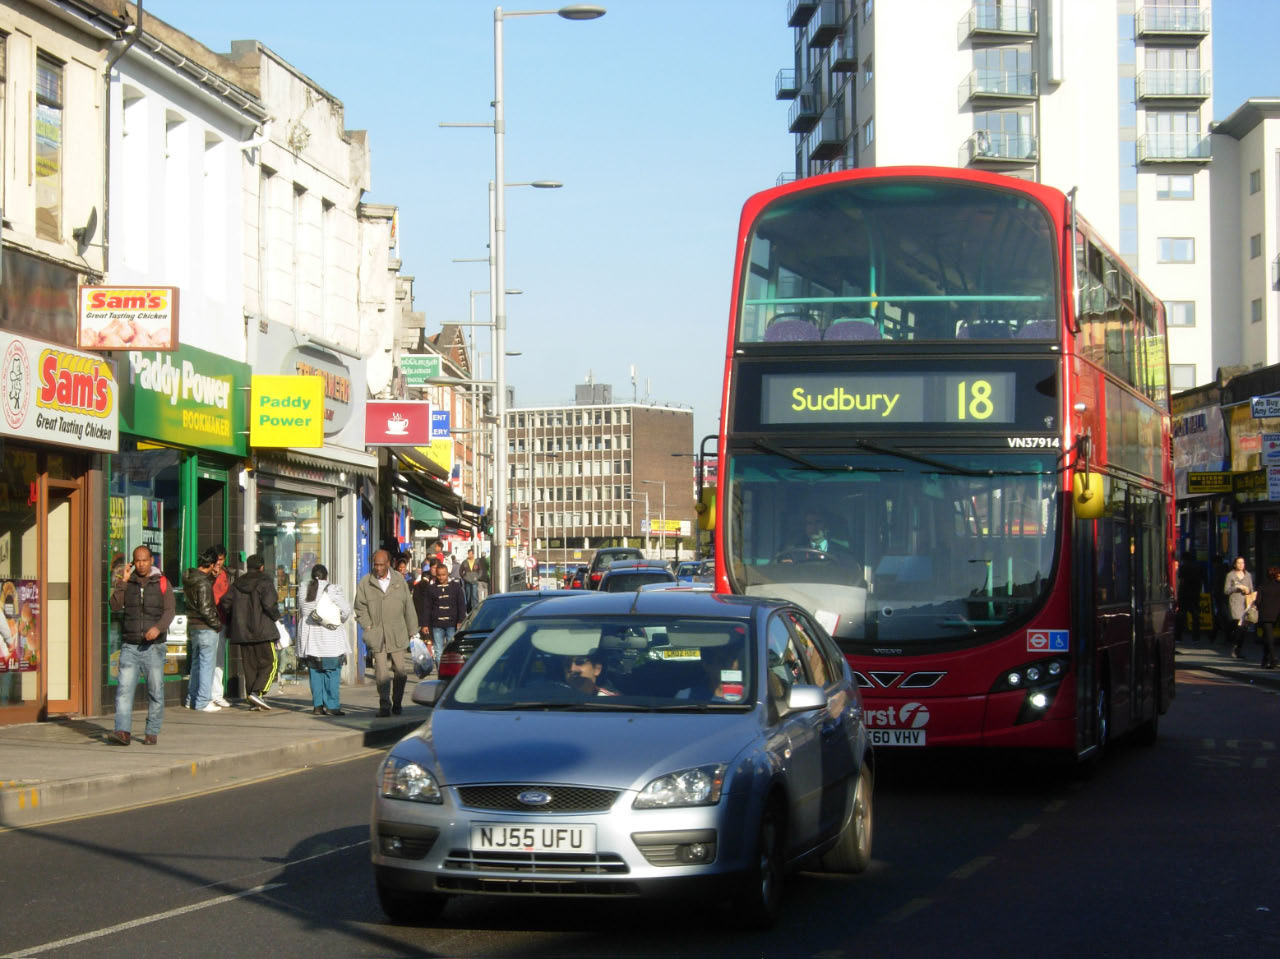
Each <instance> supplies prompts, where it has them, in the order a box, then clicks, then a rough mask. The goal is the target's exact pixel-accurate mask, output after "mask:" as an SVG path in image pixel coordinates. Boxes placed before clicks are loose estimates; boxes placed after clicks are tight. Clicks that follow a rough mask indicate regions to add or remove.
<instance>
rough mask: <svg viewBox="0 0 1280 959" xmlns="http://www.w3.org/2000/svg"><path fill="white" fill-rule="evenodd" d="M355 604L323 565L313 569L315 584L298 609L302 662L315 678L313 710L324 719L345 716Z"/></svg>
mask: <svg viewBox="0 0 1280 959" xmlns="http://www.w3.org/2000/svg"><path fill="white" fill-rule="evenodd" d="M350 618H351V605H350V604H349V603H348V602H347V599H346V597H345V596H343V595H342V587H341V586H339V585H338V584H337V583H331V582H329V570H328V569H327V568H326V567H325V566H324V565H323V564H321V563H316V564H315V565H314V566H312V567H311V582H309V583H308V584H307V590H306V592H305V593H304V594H303V597H302V602H301V604H300V605H299V608H298V659H299V660H305V661H306V664H307V674H308V676H309V677H310V679H311V711H312V712H313V713H316V714H317V715H320V716H343V715H345V713H344V712H343V711H342V703H341V701H340V692H341V686H342V667H343V666H344V665H345V664H346V662H347V631H346V630H345V629H343V628H342V624H343V623H345V622H346V621H347V620H348V619H350Z"/></svg>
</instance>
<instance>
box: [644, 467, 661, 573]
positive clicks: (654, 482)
mask: <svg viewBox="0 0 1280 959" xmlns="http://www.w3.org/2000/svg"><path fill="white" fill-rule="evenodd" d="M640 482H641V483H649V484H650V485H652V486H661V487H662V521H661V522H662V536H661V538H659V540H658V559H663V558H665V553H664V552H663V549H662V548H663V547H664V546H665V545H666V543H667V481H666V480H641V481H640ZM649 525H650V526H652V525H653V524H652V523H650V524H649Z"/></svg>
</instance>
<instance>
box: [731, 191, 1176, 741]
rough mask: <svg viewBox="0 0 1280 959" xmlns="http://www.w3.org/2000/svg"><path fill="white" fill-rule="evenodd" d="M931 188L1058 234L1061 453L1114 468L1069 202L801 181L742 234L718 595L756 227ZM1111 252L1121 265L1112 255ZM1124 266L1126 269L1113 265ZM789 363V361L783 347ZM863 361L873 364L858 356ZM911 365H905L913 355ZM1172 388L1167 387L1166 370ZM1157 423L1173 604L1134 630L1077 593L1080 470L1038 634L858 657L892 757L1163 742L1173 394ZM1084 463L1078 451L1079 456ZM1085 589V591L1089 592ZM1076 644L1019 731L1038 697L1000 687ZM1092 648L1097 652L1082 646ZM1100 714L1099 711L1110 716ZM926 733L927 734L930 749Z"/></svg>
mask: <svg viewBox="0 0 1280 959" xmlns="http://www.w3.org/2000/svg"><path fill="white" fill-rule="evenodd" d="M879 178H885V179H897V180H912V179H916V178H922V179H927V180H930V181H937V180H940V179H941V180H952V181H959V182H966V183H973V184H981V185H984V186H990V187H996V188H999V189H1000V190H1005V191H1011V192H1015V193H1018V194H1020V195H1023V196H1025V197H1028V198H1030V199H1032V200H1034V201H1035V202H1037V203H1038V204H1039V205H1040V206H1041V207H1043V209H1044V210H1045V212H1046V213H1047V215H1048V217H1049V218H1050V220H1051V222H1052V231H1053V236H1054V239H1055V242H1056V249H1055V254H1056V257H1057V260H1058V262H1057V264H1056V267H1057V270H1058V275H1059V277H1060V278H1061V282H1060V283H1059V291H1060V294H1061V296H1060V301H1059V303H1058V304H1057V314H1058V315H1057V319H1058V327H1059V330H1058V332H1059V337H1058V343H1057V348H1056V353H1057V362H1058V363H1059V364H1060V366H1059V383H1060V384H1061V390H1060V396H1059V401H1060V417H1059V420H1058V422H1059V423H1060V424H1061V425H1060V431H1059V433H1060V435H1059V439H1060V442H1061V444H1062V449H1063V450H1067V449H1068V448H1070V447H1072V446H1073V444H1076V443H1077V441H1078V439H1079V438H1080V437H1081V436H1089V437H1091V444H1090V454H1091V465H1092V467H1093V469H1094V470H1095V471H1098V472H1101V473H1103V474H1106V473H1107V472H1108V468H1109V466H1110V465H1111V463H1110V461H1109V458H1108V447H1109V443H1108V439H1109V437H1108V435H1107V427H1108V422H1107V420H1108V417H1107V408H1106V403H1107V395H1108V389H1107V386H1108V383H1110V384H1111V386H1112V393H1113V394H1114V392H1115V386H1116V382H1117V381H1116V380H1115V378H1114V377H1111V376H1109V374H1107V373H1106V372H1105V371H1104V370H1103V369H1102V368H1101V367H1100V366H1099V365H1098V363H1096V362H1094V361H1093V360H1091V359H1090V358H1088V357H1087V356H1086V355H1084V353H1083V352H1082V350H1081V349H1080V340H1079V337H1080V331H1079V326H1078V324H1077V322H1076V320H1075V317H1076V304H1075V297H1074V290H1075V288H1076V287H1077V284H1076V283H1073V282H1072V279H1073V278H1074V277H1075V276H1076V271H1075V263H1074V260H1075V257H1074V255H1073V249H1072V244H1073V242H1076V243H1077V244H1078V243H1079V242H1080V238H1084V239H1085V240H1086V241H1087V242H1092V243H1095V244H1097V245H1098V246H1099V247H1102V244H1101V243H1100V241H1099V240H1098V239H1097V237H1096V235H1095V234H1094V233H1093V231H1092V230H1090V228H1089V227H1088V225H1087V224H1085V223H1084V222H1083V221H1081V220H1079V219H1078V218H1076V222H1075V224H1074V225H1073V209H1072V204H1071V201H1070V200H1069V198H1068V197H1067V196H1066V195H1064V194H1063V193H1061V192H1060V191H1058V190H1056V189H1053V188H1051V187H1047V186H1044V185H1041V184H1036V183H1030V182H1025V181H1019V180H1014V179H1012V178H1009V177H1004V176H1000V175H997V174H988V173H984V172H979V171H969V170H960V169H950V168H932V167H896V168H891V167H881V168H870V169H865V170H851V171H843V172H838V173H832V174H827V175H823V176H818V177H812V178H809V179H803V180H798V181H795V182H793V183H789V184H786V185H784V186H780V187H777V188H775V189H771V190H766V191H764V192H761V193H758V194H756V195H754V196H752V197H751V198H750V199H749V200H747V202H746V204H745V206H744V208H743V212H742V217H741V221H740V225H739V229H738V239H737V248H736V251H735V257H734V283H733V291H732V298H731V301H730V325H729V331H728V338H727V345H726V351H725V374H724V383H723V397H722V404H721V420H720V422H721V429H720V434H719V442H718V456H719V470H718V478H717V480H716V497H715V506H714V512H715V520H714V524H715V525H714V528H715V533H714V538H715V556H716V568H715V583H716V590H717V591H718V592H733V591H734V584H733V582H732V581H731V577H730V572H729V562H730V556H729V552H728V548H727V546H726V532H727V515H726V514H727V508H728V505H729V495H728V488H729V486H730V484H731V482H732V474H733V470H732V469H731V468H730V460H731V456H732V451H731V446H732V443H733V439H734V434H733V431H732V423H733V400H734V388H735V371H736V369H737V366H738V362H739V360H740V359H741V352H742V351H741V350H740V349H739V343H738V324H739V320H740V313H739V310H740V304H741V302H742V300H743V298H744V289H745V286H744V284H745V277H744V269H745V267H746V262H747V260H746V258H747V256H748V253H749V251H748V243H749V240H750V237H751V235H752V230H753V226H754V225H755V223H756V220H757V217H758V216H759V215H760V214H761V212H762V211H763V210H764V209H765V208H766V207H767V206H768V205H769V204H771V203H773V202H775V201H777V200H778V199H779V198H782V197H787V196H789V195H792V194H797V193H803V192H805V191H811V190H814V189H818V188H821V187H825V186H828V185H830V184H833V183H840V182H843V181H862V180H873V179H879ZM1108 252H1109V251H1108ZM1110 255H1111V256H1113V257H1114V259H1115V261H1116V262H1120V260H1119V257H1117V256H1115V255H1114V254H1110ZM1142 290H1143V293H1144V295H1146V296H1149V297H1150V299H1151V301H1152V302H1154V303H1155V305H1156V309H1159V310H1161V315H1160V317H1159V329H1160V332H1161V334H1163V331H1164V325H1163V311H1162V307H1160V304H1159V301H1158V300H1156V299H1155V297H1154V295H1153V294H1150V292H1149V291H1146V290H1145V288H1142ZM779 349H780V350H781V351H785V349H786V347H785V346H783V347H780V348H779ZM840 349H845V350H847V353H846V354H845V355H848V356H851V357H852V356H855V355H869V354H870V353H872V352H874V351H876V350H882V351H883V350H884V349H885V347H884V346H883V345H882V344H879V343H875V344H851V345H849V346H848V347H843V348H840ZM860 351H866V352H865V353H864V352H860ZM900 355H905V353H901V354H900ZM1164 363H1165V380H1164V381H1165V383H1166V384H1167V382H1168V375H1167V357H1166V358H1165V360H1164ZM1159 412H1160V416H1159V444H1160V453H1159V454H1158V456H1159V470H1158V473H1159V475H1158V477H1157V478H1155V480H1154V482H1153V483H1152V484H1151V490H1152V493H1153V494H1154V495H1156V496H1157V497H1158V502H1159V504H1160V505H1159V508H1160V510H1161V511H1162V512H1163V513H1164V516H1165V522H1164V539H1165V542H1164V549H1163V555H1164V558H1165V563H1164V568H1163V569H1162V570H1161V571H1160V572H1159V578H1160V579H1161V580H1162V583H1163V587H1164V588H1163V592H1162V595H1161V596H1151V597H1148V602H1147V606H1146V610H1145V615H1146V617H1147V619H1148V620H1149V622H1148V623H1143V624H1139V625H1138V626H1137V628H1135V626H1134V624H1133V623H1132V621H1128V622H1126V621H1125V619H1124V616H1123V615H1121V613H1122V611H1121V613H1116V614H1111V613H1107V612H1105V611H1104V612H1102V613H1099V612H1098V611H1097V609H1096V607H1095V606H1094V603H1093V601H1092V596H1091V595H1082V593H1081V589H1080V588H1078V581H1079V580H1082V579H1083V580H1086V581H1088V580H1089V579H1090V576H1091V574H1090V573H1088V571H1086V570H1083V569H1080V568H1078V567H1079V563H1080V561H1081V559H1082V558H1083V557H1084V556H1086V555H1088V556H1091V555H1092V549H1093V548H1094V547H1095V546H1096V545H1097V544H1096V536H1097V525H1098V524H1097V522H1096V521H1088V520H1077V519H1075V518H1074V516H1073V505H1072V477H1073V475H1074V473H1075V472H1077V469H1078V467H1079V460H1078V457H1077V460H1076V464H1075V465H1076V467H1077V469H1064V470H1063V472H1062V473H1061V477H1060V490H1061V497H1060V501H1061V503H1062V510H1061V513H1060V515H1059V517H1058V528H1057V544H1056V545H1057V557H1058V561H1057V563H1056V564H1055V566H1054V573H1053V575H1054V577H1055V581H1054V582H1053V583H1052V585H1051V586H1050V587H1049V589H1048V594H1047V597H1046V599H1045V601H1044V602H1043V603H1042V604H1041V605H1040V606H1038V607H1037V608H1036V610H1035V612H1034V614H1033V615H1031V617H1030V618H1029V620H1028V621H1026V622H1025V623H1019V624H1018V626H1017V628H1016V629H1015V630H1011V631H1010V632H1008V634H1006V635H1000V636H997V637H995V638H993V639H991V640H990V641H988V642H985V643H983V644H981V645H976V646H973V647H970V648H966V649H960V650H956V651H949V652H935V653H929V654H924V655H912V654H911V653H910V652H894V653H890V654H886V655H876V654H874V653H868V652H867V651H858V652H848V651H846V657H847V659H848V661H849V663H850V666H851V668H852V669H853V671H854V672H855V675H856V676H857V678H858V680H859V683H860V685H861V686H862V693H863V697H864V701H865V704H866V715H867V723H868V726H869V727H871V728H872V729H873V730H884V731H885V732H884V733H881V734H880V735H879V736H878V737H877V738H878V741H879V744H880V745H889V746H894V745H915V744H916V743H914V742H912V740H913V739H915V738H919V739H920V740H921V741H922V743H923V744H925V745H927V746H928V747H935V746H938V747H948V746H956V747H959V746H968V747H972V746H981V747H1020V748H1032V749H1049V750H1062V751H1069V752H1071V753H1074V754H1075V755H1076V756H1077V757H1078V758H1087V757H1089V756H1091V755H1093V754H1094V753H1095V752H1096V751H1097V750H1098V749H1099V748H1100V747H1102V746H1105V744H1106V742H1107V740H1108V738H1109V737H1114V736H1115V735H1118V734H1121V733H1123V732H1125V731H1127V730H1132V729H1137V728H1142V727H1145V728H1147V729H1149V731H1150V732H1151V733H1152V735H1154V731H1155V723H1156V718H1157V717H1158V716H1159V715H1160V714H1162V713H1163V712H1165V711H1166V710H1167V709H1168V707H1169V704H1170V702H1171V701H1172V698H1173V693H1174V685H1173V680H1174V663H1173V644H1172V626H1173V616H1174V607H1173V604H1172V595H1171V590H1170V589H1169V586H1170V584H1172V582H1173V575H1174V548H1175V547H1174V543H1175V540H1174V536H1175V523H1174V502H1173V471H1172V463H1171V457H1170V449H1171V447H1170V443H1171V433H1170V420H1169V416H1168V409H1167V392H1166V399H1165V402H1164V405H1163V408H1162V409H1160V411H1159ZM1077 452H1078V450H1077ZM1084 588H1085V589H1087V586H1086V587H1084ZM1061 630H1068V631H1069V635H1070V637H1071V643H1070V650H1069V667H1068V669H1067V671H1066V674H1065V675H1064V676H1063V677H1062V678H1061V681H1060V684H1059V685H1058V687H1057V689H1056V694H1055V695H1054V697H1053V699H1052V702H1051V703H1050V704H1049V706H1048V708H1047V709H1045V710H1044V711H1043V712H1042V713H1041V714H1039V715H1038V717H1037V718H1036V719H1034V720H1033V721H1026V720H1025V719H1020V713H1021V712H1022V711H1023V710H1024V709H1025V705H1026V698H1027V694H1026V692H1025V690H1023V689H1009V690H1007V691H992V685H993V681H994V680H995V679H997V678H999V677H1000V676H1002V675H1003V674H1005V673H1006V672H1007V671H1009V670H1013V669H1015V668H1016V667H1018V666H1019V665H1020V664H1025V663H1027V662H1028V661H1033V660H1035V659H1036V658H1037V654H1036V651H1035V649H1033V646H1034V644H1036V643H1038V642H1039V640H1040V637H1041V636H1042V635H1043V634H1044V633H1047V631H1061ZM1085 634H1089V640H1088V642H1082V641H1079V640H1078V637H1083V636H1085ZM935 673H943V674H945V680H944V681H942V682H939V683H937V684H936V685H933V686H929V687H921V686H920V685H918V684H917V683H913V682H911V680H912V677H917V676H922V675H923V676H926V677H927V676H928V675H930V674H935ZM1100 701H1101V702H1100ZM916 731H920V732H923V733H926V734H927V739H924V737H923V736H918V733H917V732H916Z"/></svg>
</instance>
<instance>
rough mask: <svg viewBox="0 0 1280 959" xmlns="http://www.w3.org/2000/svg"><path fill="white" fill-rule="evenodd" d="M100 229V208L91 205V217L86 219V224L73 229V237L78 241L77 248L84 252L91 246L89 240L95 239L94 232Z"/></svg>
mask: <svg viewBox="0 0 1280 959" xmlns="http://www.w3.org/2000/svg"><path fill="white" fill-rule="evenodd" d="M97 231H98V208H97V207H96V206H92V207H89V219H87V220H86V221H85V224H84V226H78V227H76V228H75V229H74V230H72V231H71V239H73V240H75V241H76V250H77V251H78V252H79V253H84V251H85V250H86V249H88V247H89V242H90V241H91V240H92V239H93V235H94V233H96V232H97Z"/></svg>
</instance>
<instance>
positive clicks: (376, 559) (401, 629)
mask: <svg viewBox="0 0 1280 959" xmlns="http://www.w3.org/2000/svg"><path fill="white" fill-rule="evenodd" d="M353 608H354V609H355V614H356V622H357V623H359V624H360V626H361V627H362V628H363V629H364V642H365V645H366V646H368V647H369V652H370V653H372V654H373V677H374V681H375V682H376V683H377V685H378V715H379V716H390V715H391V714H392V713H395V714H397V715H399V713H400V711H401V707H400V700H402V699H403V698H404V684H405V680H406V679H407V678H408V676H409V654H408V650H409V640H410V639H412V638H413V637H414V636H417V635H418V614H417V611H416V610H415V609H414V607H413V595H412V594H411V593H410V592H409V586H408V584H407V583H406V582H405V581H404V577H403V576H401V575H400V574H398V573H395V571H394V570H393V569H392V568H391V554H389V553H388V552H387V551H386V550H385V549H380V550H378V551H377V552H376V553H374V554H373V572H372V573H369V574H368V575H367V576H365V577H364V579H362V580H360V584H359V585H358V586H356V600H355V603H354V606H353ZM393 676H394V683H393V682H392V677H393Z"/></svg>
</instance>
